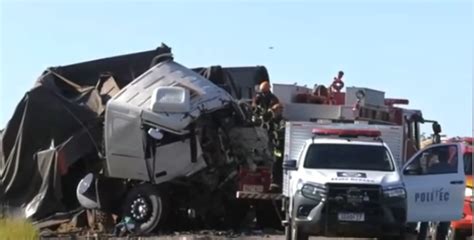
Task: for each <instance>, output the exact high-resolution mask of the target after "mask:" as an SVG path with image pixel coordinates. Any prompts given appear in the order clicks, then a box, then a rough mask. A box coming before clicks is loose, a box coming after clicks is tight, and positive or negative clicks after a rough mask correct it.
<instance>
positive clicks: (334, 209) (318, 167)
mask: <svg viewBox="0 0 474 240" xmlns="http://www.w3.org/2000/svg"><path fill="white" fill-rule="evenodd" d="M390 131H392V132H390ZM393 131H394V130H393V127H390V126H380V125H375V126H374V125H366V126H360V125H357V124H341V125H338V126H336V125H334V124H329V125H321V124H318V123H312V122H288V123H287V125H286V136H287V137H288V139H287V141H286V143H285V144H286V145H285V160H284V162H283V168H284V186H283V195H284V199H285V201H284V210H285V213H286V219H285V221H284V225H285V228H286V229H285V230H286V238H287V239H297V240H300V239H308V236H310V235H315V236H329V237H345V236H347V237H349V236H350V237H370V238H372V237H376V238H380V239H403V238H404V233H405V230H406V227H407V226H408V223H416V222H428V221H451V220H454V219H459V218H461V217H462V212H463V209H462V207H463V198H464V185H465V184H464V176H463V161H462V153H461V152H460V151H461V148H460V146H459V145H457V144H436V145H432V146H430V147H429V148H426V149H424V150H422V151H420V152H418V153H417V154H415V155H414V156H413V157H412V158H411V159H410V160H408V161H407V162H406V163H405V164H402V163H401V162H400V161H398V160H395V158H394V154H393V153H392V150H391V149H392V148H396V146H394V147H390V146H389V145H390V140H391V139H390V136H391V135H393ZM395 132H396V129H395ZM427 163H431V164H430V165H429V164H427ZM438 170H441V171H438Z"/></svg>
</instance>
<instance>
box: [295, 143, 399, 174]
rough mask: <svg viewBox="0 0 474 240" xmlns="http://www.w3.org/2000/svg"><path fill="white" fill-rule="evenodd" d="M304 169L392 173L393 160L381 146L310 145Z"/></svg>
mask: <svg viewBox="0 0 474 240" xmlns="http://www.w3.org/2000/svg"><path fill="white" fill-rule="evenodd" d="M304 168H313V169H348V170H367V171H394V169H395V167H394V164H393V159H392V158H391V155H390V153H389V151H388V149H387V148H386V147H384V146H383V145H348V144H311V145H310V146H309V148H308V151H307V153H306V156H305V162H304Z"/></svg>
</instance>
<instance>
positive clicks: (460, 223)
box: [451, 199, 473, 234]
mask: <svg viewBox="0 0 474 240" xmlns="http://www.w3.org/2000/svg"><path fill="white" fill-rule="evenodd" d="M472 204H473V203H472V201H471V199H466V200H465V201H464V213H463V218H462V219H460V220H457V221H452V222H451V227H452V228H453V229H456V230H460V231H462V232H465V233H470V234H472Z"/></svg>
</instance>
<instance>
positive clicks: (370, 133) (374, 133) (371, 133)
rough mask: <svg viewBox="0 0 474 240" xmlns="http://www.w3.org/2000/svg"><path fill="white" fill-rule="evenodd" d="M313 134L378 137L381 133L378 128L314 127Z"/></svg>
mask: <svg viewBox="0 0 474 240" xmlns="http://www.w3.org/2000/svg"><path fill="white" fill-rule="evenodd" d="M313 134H314V135H324V136H328V135H333V136H334V135H335V136H340V137H373V138H376V137H380V136H381V135H382V133H381V132H380V131H379V130H370V129H364V130H361V129H332V128H314V129H313Z"/></svg>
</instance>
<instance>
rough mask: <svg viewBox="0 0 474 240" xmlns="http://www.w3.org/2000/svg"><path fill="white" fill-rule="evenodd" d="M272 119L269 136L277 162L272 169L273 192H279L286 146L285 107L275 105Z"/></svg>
mask: <svg viewBox="0 0 474 240" xmlns="http://www.w3.org/2000/svg"><path fill="white" fill-rule="evenodd" d="M270 111H271V112H272V118H271V120H270V127H269V136H270V140H271V142H272V146H273V156H274V157H275V162H274V164H273V169H272V184H271V185H270V190H271V191H279V190H280V188H281V184H282V182H283V169H282V164H283V148H284V144H285V119H284V118H283V115H282V114H283V105H282V104H281V103H277V104H274V105H273V106H272V108H271V110H270Z"/></svg>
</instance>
